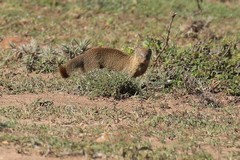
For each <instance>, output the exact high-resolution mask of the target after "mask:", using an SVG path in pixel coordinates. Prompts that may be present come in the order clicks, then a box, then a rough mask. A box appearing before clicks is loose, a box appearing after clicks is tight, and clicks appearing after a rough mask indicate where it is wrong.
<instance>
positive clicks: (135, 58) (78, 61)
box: [59, 47, 152, 78]
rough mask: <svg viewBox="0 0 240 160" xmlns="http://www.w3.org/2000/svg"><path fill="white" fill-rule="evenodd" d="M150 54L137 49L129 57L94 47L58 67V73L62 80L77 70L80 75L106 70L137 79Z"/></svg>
mask: <svg viewBox="0 0 240 160" xmlns="http://www.w3.org/2000/svg"><path fill="white" fill-rule="evenodd" d="M151 54H152V53H151V50H150V49H146V48H137V49H136V50H135V53H134V54H133V55H132V56H129V55H127V54H125V53H123V52H122V51H120V50H117V49H113V48H101V47H96V48H92V49H89V50H87V51H85V53H84V54H82V55H79V56H77V57H75V58H73V59H71V60H69V61H68V62H67V63H66V64H65V65H62V66H59V71H60V74H61V76H62V77H63V78H68V77H69V76H70V75H71V73H72V72H73V71H74V70H76V69H77V68H79V69H80V72H81V73H85V72H89V71H92V70H94V69H102V68H106V69H109V70H113V71H122V72H126V73H127V74H128V75H129V76H131V77H138V76H140V75H142V74H144V73H145V71H146V70H147V68H148V65H149V61H150V58H151Z"/></svg>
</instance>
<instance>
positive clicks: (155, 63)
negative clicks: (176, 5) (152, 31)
mask: <svg viewBox="0 0 240 160" xmlns="http://www.w3.org/2000/svg"><path fill="white" fill-rule="evenodd" d="M176 15H177V14H176V13H173V14H172V18H171V21H170V23H169V26H168V29H167V38H166V41H165V44H164V46H163V48H162V49H161V50H160V51H159V52H160V53H162V52H164V51H165V50H166V49H167V47H168V43H169V37H170V32H171V28H172V23H173V20H174V18H175V16H176ZM159 58H160V54H158V55H157V57H156V59H155V62H154V64H153V67H155V66H156V65H157V64H158V60H159Z"/></svg>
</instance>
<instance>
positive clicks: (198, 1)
mask: <svg viewBox="0 0 240 160" xmlns="http://www.w3.org/2000/svg"><path fill="white" fill-rule="evenodd" d="M196 2H197V7H198V10H200V11H202V7H201V4H200V3H202V2H203V0H196Z"/></svg>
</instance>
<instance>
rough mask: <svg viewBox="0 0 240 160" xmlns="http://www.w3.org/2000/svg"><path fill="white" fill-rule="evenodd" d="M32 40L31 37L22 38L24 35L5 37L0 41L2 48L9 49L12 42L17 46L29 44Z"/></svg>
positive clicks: (0, 47)
mask: <svg viewBox="0 0 240 160" xmlns="http://www.w3.org/2000/svg"><path fill="white" fill-rule="evenodd" d="M29 42H30V39H29V38H22V37H17V36H16V37H5V38H4V39H3V40H2V41H1V42H0V49H9V48H11V43H14V44H15V45H16V46H20V45H24V44H28V43H29Z"/></svg>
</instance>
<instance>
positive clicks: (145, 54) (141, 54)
mask: <svg viewBox="0 0 240 160" xmlns="http://www.w3.org/2000/svg"><path fill="white" fill-rule="evenodd" d="M151 55H152V51H151V49H148V48H136V49H135V58H137V61H138V63H139V64H145V65H148V63H149V61H150V59H151Z"/></svg>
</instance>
